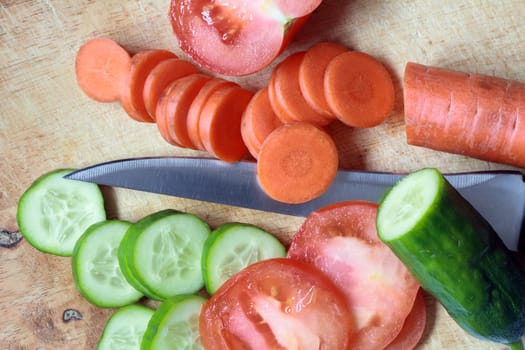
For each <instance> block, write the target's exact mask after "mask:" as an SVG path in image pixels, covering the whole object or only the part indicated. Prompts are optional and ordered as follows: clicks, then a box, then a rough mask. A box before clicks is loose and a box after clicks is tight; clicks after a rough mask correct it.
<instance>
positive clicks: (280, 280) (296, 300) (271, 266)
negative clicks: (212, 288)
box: [200, 258, 352, 350]
mask: <svg viewBox="0 0 525 350" xmlns="http://www.w3.org/2000/svg"><path fill="white" fill-rule="evenodd" d="M351 330H352V319H351V316H350V314H349V313H348V308H347V305H346V301H345V298H344V296H343V295H342V293H341V292H340V291H339V290H338V289H337V288H335V287H334V285H333V284H332V283H331V282H330V280H329V279H328V278H327V277H326V276H325V275H324V274H322V273H321V272H320V271H319V270H317V269H316V268H314V267H313V266H312V265H310V264H307V263H304V262H300V261H294V260H292V259H287V258H274V259H269V260H263V261H260V262H258V263H255V264H252V265H250V266H248V267H247V268H245V269H244V270H242V271H241V272H239V273H238V274H236V275H234V276H233V277H232V278H230V279H229V280H228V281H226V283H224V284H223V285H222V286H221V287H220V288H219V289H218V290H217V292H216V293H215V294H214V295H213V296H212V297H211V298H210V299H209V300H208V301H207V302H206V303H205V304H204V306H203V308H202V311H201V316H200V336H201V342H202V344H203V346H204V348H205V349H207V350H216V349H217V350H218V349H254V350H255V349H256V350H265V349H272V350H273V349H303V350H308V349H326V350H329V349H348V343H349V335H350V333H351Z"/></svg>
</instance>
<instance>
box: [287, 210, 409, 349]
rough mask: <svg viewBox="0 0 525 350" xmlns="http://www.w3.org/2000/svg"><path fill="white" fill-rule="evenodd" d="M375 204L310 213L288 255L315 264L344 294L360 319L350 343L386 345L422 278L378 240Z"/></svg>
mask: <svg viewBox="0 0 525 350" xmlns="http://www.w3.org/2000/svg"><path fill="white" fill-rule="evenodd" d="M377 207H378V206H377V204H375V203H372V202H366V201H348V202H341V203H335V204H333V205H330V206H327V207H324V208H321V209H319V210H317V211H315V212H313V213H311V214H310V215H309V216H308V217H307V219H306V220H305V222H304V223H303V225H302V226H301V227H300V228H299V230H298V232H297V233H296V234H295V236H294V237H293V239H292V243H291V245H290V249H289V250H288V257H290V258H292V259H297V260H300V261H305V262H307V263H310V264H313V265H314V266H316V267H317V268H319V269H320V270H321V271H323V272H324V273H325V274H326V275H327V276H329V278H330V279H331V280H332V281H333V282H334V284H335V285H337V287H338V288H340V290H341V291H343V293H344V294H345V295H346V298H347V303H348V305H349V308H350V313H351V314H352V315H353V316H354V319H355V320H356V331H355V333H354V334H353V335H352V340H351V348H352V349H382V348H384V347H386V346H387V345H388V344H389V343H390V342H391V341H392V340H393V339H394V338H395V337H396V336H397V334H398V333H399V332H400V331H401V329H402V327H403V323H404V321H405V319H406V317H407V315H408V314H409V312H410V310H411V309H412V305H413V303H414V300H415V298H416V294H417V291H418V290H419V284H418V283H417V282H416V280H415V279H414V278H413V276H412V275H411V274H410V272H409V271H408V270H407V269H406V267H405V266H404V265H403V264H402V263H401V261H400V260H399V259H398V258H397V257H396V256H395V255H394V254H393V253H392V251H391V250H390V249H389V248H388V247H387V246H386V245H385V244H384V243H383V242H381V241H380V240H379V238H378V236H377V231H376V227H375V218H376V213H377Z"/></svg>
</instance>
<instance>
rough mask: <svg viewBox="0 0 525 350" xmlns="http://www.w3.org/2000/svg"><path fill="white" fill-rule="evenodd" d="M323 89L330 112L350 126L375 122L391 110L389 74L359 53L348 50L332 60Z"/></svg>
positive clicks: (381, 65) (368, 124) (366, 55)
mask: <svg viewBox="0 0 525 350" xmlns="http://www.w3.org/2000/svg"><path fill="white" fill-rule="evenodd" d="M324 91H325V97H326V101H327V102H328V105H329V106H330V109H331V110H332V112H333V113H335V115H336V116H337V118H338V119H339V120H341V121H342V122H343V123H345V124H347V125H349V126H352V127H360V128H367V127H373V126H376V125H379V124H381V123H382V122H383V121H384V120H385V119H386V118H387V117H388V116H389V115H390V114H391V113H392V111H393V110H394V102H395V93H394V84H393V82H392V77H391V76H390V73H389V72H388V70H387V69H386V68H385V66H384V65H383V64H382V63H381V62H379V61H378V60H377V59H376V58H374V57H372V56H370V55H368V54H366V53H363V52H359V51H348V52H345V53H342V54H340V55H337V56H336V57H335V58H334V59H332V60H331V61H330V63H329V64H328V67H327V68H326V72H325V77H324Z"/></svg>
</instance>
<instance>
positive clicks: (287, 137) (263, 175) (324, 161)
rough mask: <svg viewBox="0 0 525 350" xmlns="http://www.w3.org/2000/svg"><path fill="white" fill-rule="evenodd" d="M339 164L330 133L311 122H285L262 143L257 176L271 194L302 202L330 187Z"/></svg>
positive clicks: (263, 187) (286, 201)
mask: <svg viewBox="0 0 525 350" xmlns="http://www.w3.org/2000/svg"><path fill="white" fill-rule="evenodd" d="M338 166H339V158H338V154H337V147H336V145H335V143H334V141H333V140H332V137H331V136H330V135H329V134H328V133H326V132H325V131H323V130H321V129H319V128H318V127H316V126H314V125H312V124H307V123H292V124H285V125H283V126H281V127H279V128H277V129H276V130H275V131H274V132H272V133H271V134H270V135H269V136H268V137H267V139H266V141H265V142H264V144H263V146H262V147H261V151H260V153H259V157H258V159H257V178H258V180H259V184H260V185H261V188H262V189H263V190H264V192H265V193H266V194H267V195H268V196H270V197H271V198H273V199H275V200H278V201H280V202H285V203H303V202H307V201H309V200H311V199H313V198H316V197H318V196H320V195H321V194H323V193H324V192H325V191H326V189H328V187H329V186H330V185H331V184H332V181H333V180H334V178H335V176H336V174H337V169H338Z"/></svg>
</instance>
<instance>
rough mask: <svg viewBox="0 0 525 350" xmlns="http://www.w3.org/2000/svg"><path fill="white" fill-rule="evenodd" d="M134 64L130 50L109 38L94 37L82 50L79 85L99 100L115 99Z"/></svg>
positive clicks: (77, 62)
mask: <svg viewBox="0 0 525 350" xmlns="http://www.w3.org/2000/svg"><path fill="white" fill-rule="evenodd" d="M130 66H131V57H130V55H129V53H128V52H127V51H126V50H125V49H124V48H123V47H122V46H120V45H119V44H118V43H117V42H115V41H113V40H111V39H109V38H94V39H90V40H88V41H87V42H85V43H84V44H83V45H82V46H81V47H80V49H79V50H78V53H77V56H76V60H75V74H76V79H77V83H78V86H79V87H80V88H81V89H82V91H83V92H84V93H85V94H86V95H87V96H88V97H90V98H92V99H94V100H96V101H99V102H114V101H117V100H118V99H119V97H120V85H121V84H122V81H123V80H124V78H125V77H126V75H127V74H128V72H129V70H130Z"/></svg>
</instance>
